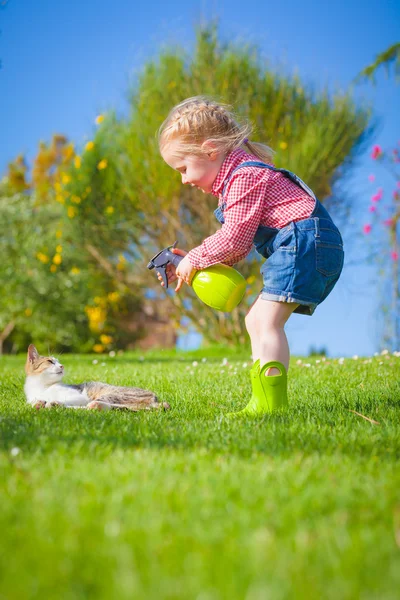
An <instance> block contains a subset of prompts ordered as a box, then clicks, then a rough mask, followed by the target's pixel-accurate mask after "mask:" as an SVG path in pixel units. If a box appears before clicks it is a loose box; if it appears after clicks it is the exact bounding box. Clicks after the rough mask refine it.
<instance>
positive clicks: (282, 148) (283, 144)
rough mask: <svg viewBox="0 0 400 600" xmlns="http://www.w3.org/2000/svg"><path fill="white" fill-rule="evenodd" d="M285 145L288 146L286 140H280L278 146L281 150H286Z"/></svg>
mask: <svg viewBox="0 0 400 600" xmlns="http://www.w3.org/2000/svg"><path fill="white" fill-rule="evenodd" d="M287 147H288V145H287V142H281V143H280V144H279V148H281V150H286V148H287Z"/></svg>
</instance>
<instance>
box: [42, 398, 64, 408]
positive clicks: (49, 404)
mask: <svg viewBox="0 0 400 600" xmlns="http://www.w3.org/2000/svg"><path fill="white" fill-rule="evenodd" d="M57 406H64V404H63V403H62V402H58V401H57V400H49V401H48V402H46V408H56V407H57Z"/></svg>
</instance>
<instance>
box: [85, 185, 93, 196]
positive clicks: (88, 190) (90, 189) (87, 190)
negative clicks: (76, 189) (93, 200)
mask: <svg viewBox="0 0 400 600" xmlns="http://www.w3.org/2000/svg"><path fill="white" fill-rule="evenodd" d="M91 191H92V188H91V187H90V185H88V187H87V188H86V190H85V192H86V193H87V194H90V192H91Z"/></svg>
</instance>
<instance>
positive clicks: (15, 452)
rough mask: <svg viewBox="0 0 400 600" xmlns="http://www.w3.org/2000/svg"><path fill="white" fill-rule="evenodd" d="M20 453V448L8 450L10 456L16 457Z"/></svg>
mask: <svg viewBox="0 0 400 600" xmlns="http://www.w3.org/2000/svg"><path fill="white" fill-rule="evenodd" d="M20 452H21V448H17V447H16V446H15V448H11V450H10V454H11V456H18V454H19V453H20Z"/></svg>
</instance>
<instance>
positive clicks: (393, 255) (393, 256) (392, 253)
mask: <svg viewBox="0 0 400 600" xmlns="http://www.w3.org/2000/svg"><path fill="white" fill-rule="evenodd" d="M390 256H391V257H392V260H399V253H398V252H396V250H393V252H391V253H390Z"/></svg>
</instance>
